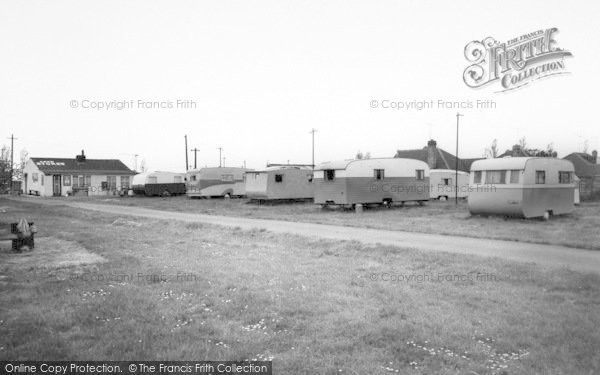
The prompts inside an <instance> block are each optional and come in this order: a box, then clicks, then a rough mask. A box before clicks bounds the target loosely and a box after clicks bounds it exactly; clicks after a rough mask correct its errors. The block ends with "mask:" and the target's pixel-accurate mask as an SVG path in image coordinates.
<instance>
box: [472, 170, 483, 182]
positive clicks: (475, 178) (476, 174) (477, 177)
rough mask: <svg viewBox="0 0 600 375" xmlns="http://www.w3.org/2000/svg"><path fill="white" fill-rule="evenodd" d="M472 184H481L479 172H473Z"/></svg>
mask: <svg viewBox="0 0 600 375" xmlns="http://www.w3.org/2000/svg"><path fill="white" fill-rule="evenodd" d="M473 183H474V184H480V183H481V171H475V174H474V175H473Z"/></svg>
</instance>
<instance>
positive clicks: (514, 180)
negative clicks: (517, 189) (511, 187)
mask: <svg viewBox="0 0 600 375" xmlns="http://www.w3.org/2000/svg"><path fill="white" fill-rule="evenodd" d="M520 174H521V171H520V170H518V169H512V170H511V171H510V183H511V184H518V183H519V175H520Z"/></svg>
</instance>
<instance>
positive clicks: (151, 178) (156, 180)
mask: <svg viewBox="0 0 600 375" xmlns="http://www.w3.org/2000/svg"><path fill="white" fill-rule="evenodd" d="M148 183H149V184H156V183H158V177H156V176H152V177H148Z"/></svg>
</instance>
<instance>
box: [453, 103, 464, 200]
mask: <svg viewBox="0 0 600 375" xmlns="http://www.w3.org/2000/svg"><path fill="white" fill-rule="evenodd" d="M460 116H463V115H461V114H460V113H458V112H457V113H456V169H455V172H456V173H455V175H454V194H455V195H454V204H455V205H457V206H458V119H459V118H460Z"/></svg>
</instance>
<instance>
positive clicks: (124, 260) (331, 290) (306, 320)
mask: <svg viewBox="0 0 600 375" xmlns="http://www.w3.org/2000/svg"><path fill="white" fill-rule="evenodd" d="M129 202H133V201H129ZM228 204H232V205H234V204H242V203H241V202H236V201H232V202H230V203H228ZM407 211H408V210H407ZM0 212H1V215H2V216H1V217H0V221H2V223H0V225H5V224H6V223H7V222H10V221H14V220H16V219H18V218H20V217H28V218H31V219H33V220H34V221H35V222H36V223H37V226H38V229H39V235H38V237H37V239H36V245H37V246H36V249H35V250H33V251H32V252H27V253H22V254H15V253H12V252H10V251H9V250H8V248H9V245H10V244H9V243H4V242H2V243H0V246H1V247H2V248H1V250H0V359H1V360H9V359H10V360H26V359H55V360H59V359H64V360H91V359H97V360H100V359H103V360H107V359H110V360H140V359H144V360H150V359H161V360H165V359H168V360H180V359H181V360H210V359H212V360H221V359H231V360H244V359H250V360H252V359H258V360H259V359H272V360H273V364H274V365H273V366H274V373H276V374H315V373H316V374H340V373H342V374H388V373H396V372H398V373H406V374H432V373H436V374H532V373H538V374H539V373H543V374H594V373H599V372H600V354H599V353H598V350H597V348H598V347H600V330H599V329H598V327H600V314H598V310H599V308H600V277H599V276H597V275H584V274H579V273H575V272H571V271H568V270H544V269H541V268H538V267H536V266H534V265H530V264H529V265H524V264H517V263H512V262H507V261H501V260H498V259H487V258H477V257H472V256H471V257H467V256H462V255H451V254H441V253H423V252H417V251H413V250H410V249H401V248H393V247H365V246H363V245H361V244H358V243H353V242H349V243H348V242H347V243H339V242H330V241H324V240H323V241H316V240H315V241H313V240H307V239H305V238H301V237H296V236H287V235H274V234H271V233H268V232H264V231H259V230H255V231H241V230H239V229H225V228H221V227H216V226H210V225H199V224H184V223H179V222H166V221H160V220H150V219H138V218H136V219H132V218H127V217H117V216H111V215H106V214H101V213H97V212H92V211H85V210H75V209H72V208H67V207H62V206H57V207H47V206H37V205H33V204H30V203H26V202H14V201H6V200H2V199H0ZM249 212H252V210H249ZM391 212H392V213H394V214H395V213H396V212H398V213H400V212H401V210H397V211H396V210H392V211H391ZM341 215H346V214H344V213H333V217H339V216H341ZM375 215H378V214H377V213H376V214H375ZM348 216H349V215H348ZM398 216H400V215H398Z"/></svg>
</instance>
